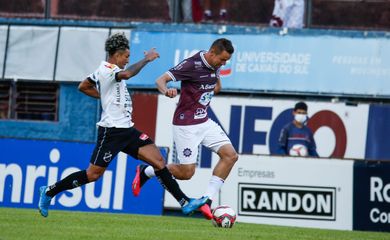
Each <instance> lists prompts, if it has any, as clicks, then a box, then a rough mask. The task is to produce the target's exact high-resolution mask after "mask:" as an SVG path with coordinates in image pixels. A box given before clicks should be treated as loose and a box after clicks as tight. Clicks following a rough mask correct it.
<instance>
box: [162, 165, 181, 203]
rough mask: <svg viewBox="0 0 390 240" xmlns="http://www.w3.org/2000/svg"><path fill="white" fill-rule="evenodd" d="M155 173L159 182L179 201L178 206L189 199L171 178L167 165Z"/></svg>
mask: <svg viewBox="0 0 390 240" xmlns="http://www.w3.org/2000/svg"><path fill="white" fill-rule="evenodd" d="M155 173H156V177H157V179H158V180H159V182H160V184H161V185H162V186H163V187H164V188H165V189H166V190H168V192H170V193H171V194H172V196H173V197H174V198H175V199H176V200H177V201H178V202H179V204H180V206H183V205H184V204H185V203H186V202H187V201H188V200H189V198H188V197H187V196H186V195H185V194H184V193H183V192H182V191H181V189H180V187H179V184H178V183H177V182H176V180H175V179H174V178H173V176H172V174H171V172H169V170H168V168H167V167H164V168H163V169H161V170H160V171H156V172H155Z"/></svg>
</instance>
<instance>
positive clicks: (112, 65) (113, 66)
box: [104, 63, 115, 69]
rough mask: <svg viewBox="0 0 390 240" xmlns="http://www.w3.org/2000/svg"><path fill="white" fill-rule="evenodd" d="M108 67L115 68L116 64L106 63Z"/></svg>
mask: <svg viewBox="0 0 390 240" xmlns="http://www.w3.org/2000/svg"><path fill="white" fill-rule="evenodd" d="M104 66H105V67H106V68H110V69H114V68H115V65H114V64H110V63H109V64H105V65H104Z"/></svg>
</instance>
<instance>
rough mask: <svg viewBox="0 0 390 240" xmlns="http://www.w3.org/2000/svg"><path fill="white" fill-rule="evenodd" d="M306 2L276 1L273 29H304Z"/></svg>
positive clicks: (300, 0) (295, 0) (299, 0)
mask: <svg viewBox="0 0 390 240" xmlns="http://www.w3.org/2000/svg"><path fill="white" fill-rule="evenodd" d="M304 14H305V0H275V5H274V10H273V12H272V17H271V21H270V23H269V24H270V26H271V27H286V28H303V27H304V23H303V16H304Z"/></svg>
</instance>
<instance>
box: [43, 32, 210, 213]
mask: <svg viewBox="0 0 390 240" xmlns="http://www.w3.org/2000/svg"><path fill="white" fill-rule="evenodd" d="M105 50H106V51H107V53H108V60H107V61H102V62H101V63H100V66H99V67H98V69H97V70H96V71H95V72H93V73H91V74H90V75H89V76H88V77H87V78H86V79H85V80H83V81H82V82H81V83H80V85H79V90H80V91H81V92H83V93H84V94H86V95H88V96H90V97H94V98H99V99H100V100H101V106H102V115H101V119H100V121H99V122H98V123H97V125H98V139H97V141H96V146H95V149H94V151H93V154H92V156H91V159H90V164H89V166H88V168H87V169H86V170H82V171H78V172H74V173H72V174H70V175H69V176H67V177H65V178H64V179H62V180H60V181H58V182H56V183H55V184H53V185H51V186H41V187H40V188H39V191H40V198H39V204H38V208H39V212H40V213H41V215H42V216H44V217H47V216H48V213H49V212H48V209H49V206H50V202H51V199H52V198H53V197H54V196H55V195H57V194H58V193H60V192H62V191H65V190H69V189H73V188H76V187H80V186H82V185H85V184H87V183H90V182H94V181H96V180H98V179H99V178H100V177H101V176H102V175H103V173H104V172H105V170H106V168H107V167H108V165H109V164H110V163H111V161H112V160H113V159H114V158H115V156H116V155H117V154H118V153H119V151H122V152H124V153H126V154H128V155H131V156H132V157H133V158H136V159H140V160H143V161H144V162H146V163H148V164H150V165H151V166H153V167H152V171H153V172H154V171H155V175H156V176H157V177H158V179H159V181H160V183H161V185H163V187H164V188H165V189H166V190H167V191H169V192H170V193H171V194H172V195H173V196H174V197H175V199H176V200H177V201H178V202H179V204H180V205H181V207H182V211H183V213H184V214H191V213H192V212H193V211H194V210H196V209H198V208H199V207H200V206H202V205H204V204H205V203H206V201H207V200H208V199H207V198H206V197H204V198H200V199H191V198H188V197H187V196H186V195H185V194H184V193H183V192H182V191H181V189H180V188H179V185H178V184H177V182H176V180H175V179H174V178H173V177H172V174H171V173H170V172H169V170H168V168H167V167H166V166H165V162H164V159H163V157H162V156H161V153H160V151H159V149H158V148H157V147H156V145H155V144H154V143H153V141H152V140H151V139H150V138H149V137H148V135H146V134H145V133H142V132H140V131H138V130H137V129H136V128H135V127H134V123H133V121H132V118H131V113H132V110H133V108H132V101H131V97H130V94H129V92H128V90H127V85H126V83H125V80H127V79H129V78H131V77H133V76H135V75H137V74H138V73H139V71H140V70H141V69H142V68H143V67H144V66H145V65H146V64H147V63H149V62H151V61H153V60H155V59H156V58H158V57H159V54H158V53H157V52H156V51H155V49H151V50H149V51H146V52H145V53H144V55H145V56H144V58H143V59H142V60H141V61H139V62H137V63H135V64H132V65H130V66H129V67H127V68H125V66H126V65H127V63H128V62H129V56H130V51H129V41H128V39H127V38H126V36H125V35H124V34H120V33H117V34H114V35H112V36H111V37H109V38H108V39H107V41H106V43H105Z"/></svg>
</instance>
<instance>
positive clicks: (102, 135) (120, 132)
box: [90, 126, 153, 167]
mask: <svg viewBox="0 0 390 240" xmlns="http://www.w3.org/2000/svg"><path fill="white" fill-rule="evenodd" d="M148 144H153V141H152V140H151V139H150V138H149V136H148V135H146V134H145V133H141V132H140V131H138V130H137V129H136V128H134V127H131V128H105V127H100V126H99V129H98V139H97V142H96V146H95V149H94V150H93V154H92V156H91V160H90V163H92V164H94V165H97V166H100V167H107V166H108V165H109V164H110V162H111V160H112V159H114V158H115V157H116V155H118V153H119V152H120V151H121V152H124V153H126V154H128V155H130V156H132V157H133V158H138V149H139V148H140V147H143V146H145V145H148Z"/></svg>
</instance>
